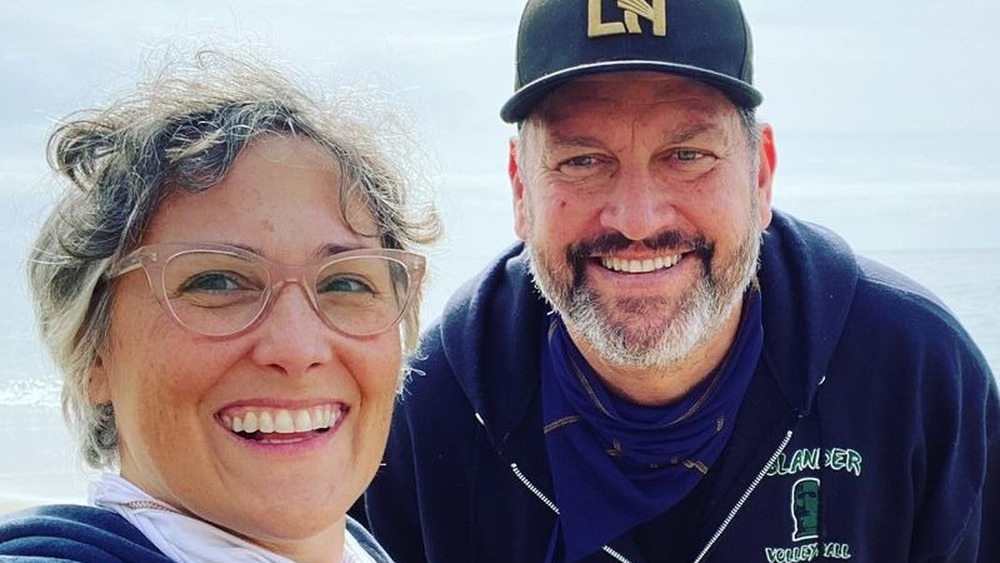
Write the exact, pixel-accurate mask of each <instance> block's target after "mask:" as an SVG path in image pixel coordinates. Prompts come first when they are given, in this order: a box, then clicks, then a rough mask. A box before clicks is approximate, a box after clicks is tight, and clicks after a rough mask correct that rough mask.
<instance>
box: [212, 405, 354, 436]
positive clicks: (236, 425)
mask: <svg viewBox="0 0 1000 563" xmlns="http://www.w3.org/2000/svg"><path fill="white" fill-rule="evenodd" d="M343 413H344V411H343V408H342V407H340V406H333V405H324V406H319V407H311V408H306V409H266V408H254V409H246V408H243V409H240V411H239V413H224V414H222V415H221V416H220V418H221V419H222V422H223V424H225V425H226V426H227V427H228V428H229V429H230V430H232V431H233V432H239V433H245V434H253V433H255V432H260V433H262V434H271V433H277V434H294V433H296V432H311V431H313V430H327V429H329V428H331V427H332V426H334V425H335V424H337V421H338V420H340V417H341V416H343Z"/></svg>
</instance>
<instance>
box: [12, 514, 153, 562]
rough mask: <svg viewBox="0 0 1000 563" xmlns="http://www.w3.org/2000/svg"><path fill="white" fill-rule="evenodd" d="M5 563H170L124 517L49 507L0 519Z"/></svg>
mask: <svg viewBox="0 0 1000 563" xmlns="http://www.w3.org/2000/svg"><path fill="white" fill-rule="evenodd" d="M0 560H2V561H25V562H28V561H77V562H88V563H89V562H98V561H110V562H114V561H138V560H142V561H151V562H156V561H164V562H166V561H169V560H168V559H167V558H166V557H165V556H164V555H163V554H161V553H160V552H159V550H157V549H156V548H155V547H153V545H152V544H151V543H150V542H149V540H147V539H146V538H145V536H143V535H142V533H141V532H140V531H139V530H138V529H136V528H135V527H134V526H132V525H131V524H129V523H128V521H126V520H125V519H124V518H122V517H121V516H119V515H118V514H116V513H114V512H112V511H110V510H105V509H102V508H97V507H93V506H83V505H69V504H65V505H45V506H39V507H35V508H30V509H27V510H23V511H20V512H15V513H12V514H8V515H5V516H3V517H2V518H0Z"/></svg>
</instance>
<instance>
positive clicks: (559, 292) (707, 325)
mask: <svg viewBox="0 0 1000 563" xmlns="http://www.w3.org/2000/svg"><path fill="white" fill-rule="evenodd" d="M753 207H754V209H753V210H752V212H751V224H750V227H749V228H748V230H747V233H746V236H745V237H744V240H743V241H742V243H741V244H740V247H739V248H738V249H737V251H736V253H735V254H734V255H733V257H732V259H731V260H729V261H728V262H727V263H725V264H721V265H720V266H718V267H717V268H715V269H714V270H713V268H712V267H711V265H710V264H711V263H710V261H708V262H706V264H705V265H704V267H703V269H702V275H701V276H700V277H699V278H698V282H697V283H696V284H695V286H694V287H691V288H689V289H688V290H687V291H686V292H685V293H684V294H683V295H681V296H680V297H679V298H678V301H677V305H676V313H675V314H674V315H673V316H669V317H668V316H666V315H664V310H665V309H667V308H668V307H669V306H670V305H671V303H670V301H669V300H668V299H667V298H664V297H644V298H615V297H614V296H604V297H602V296H601V295H600V294H598V293H597V292H596V291H595V290H594V289H593V288H591V287H589V286H588V285H587V282H586V279H585V277H584V275H583V274H582V273H581V274H580V275H579V276H578V275H575V274H572V275H569V276H565V277H569V278H570V281H569V282H568V283H560V282H559V280H558V279H557V276H556V275H554V274H556V273H558V272H559V271H563V272H566V273H569V270H572V268H571V267H569V268H568V267H567V266H566V265H562V266H557V265H555V264H554V261H553V260H551V257H549V256H547V255H545V254H543V253H541V252H540V251H539V250H538V248H537V246H535V245H533V244H531V242H530V240H529V241H528V245H527V246H528V250H529V253H530V256H531V261H530V264H531V273H532V277H533V279H534V283H535V286H536V287H537V288H538V290H539V291H540V292H541V293H542V295H543V296H545V298H546V299H547V300H548V301H549V303H550V304H551V306H552V308H553V309H554V310H555V311H556V312H558V313H559V314H560V315H561V316H562V318H563V321H564V322H565V323H566V325H567V327H568V328H570V330H571V331H572V332H574V333H576V334H577V335H579V337H580V338H582V339H583V340H584V341H585V342H586V344H587V345H589V346H590V347H591V348H592V349H593V350H594V352H596V353H597V354H598V355H599V356H600V357H601V359H602V360H604V361H605V362H607V363H608V364H609V365H611V366H613V367H615V368H618V369H643V370H648V369H656V368H664V367H668V366H671V365H674V364H676V363H678V362H681V361H683V360H685V359H687V358H689V357H691V355H692V354H693V353H694V352H695V350H697V349H698V347H700V346H701V345H703V344H705V343H706V342H707V341H709V340H710V339H711V338H712V336H713V335H715V334H716V333H717V332H718V331H719V329H720V328H721V327H722V326H723V324H724V323H725V322H726V320H727V319H728V318H729V317H730V315H731V314H732V312H733V310H734V308H735V307H737V306H738V305H740V304H741V303H742V301H743V293H744V291H745V290H746V288H747V287H748V286H749V285H750V283H751V281H752V280H753V278H754V276H755V275H756V272H757V268H758V259H759V256H760V246H761V230H760V218H759V215H758V213H757V209H756V206H753Z"/></svg>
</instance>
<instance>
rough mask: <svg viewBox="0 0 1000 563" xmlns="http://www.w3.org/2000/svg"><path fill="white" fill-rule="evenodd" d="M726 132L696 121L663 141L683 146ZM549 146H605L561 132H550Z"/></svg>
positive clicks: (599, 141) (674, 130)
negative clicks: (698, 139) (700, 138)
mask: <svg viewBox="0 0 1000 563" xmlns="http://www.w3.org/2000/svg"><path fill="white" fill-rule="evenodd" d="M722 132H724V128H723V127H721V126H720V125H719V124H718V123H715V122H713V121H700V120H699V121H695V122H689V123H685V124H683V125H681V126H680V127H678V128H676V129H673V130H670V131H667V132H665V133H664V135H663V140H664V141H665V142H666V143H668V144H683V143H686V142H688V141H691V140H692V139H696V138H698V137H700V136H702V135H709V134H715V133H722ZM547 136H548V140H549V144H550V146H553V147H560V148H565V147H598V146H603V144H604V143H603V142H602V141H601V140H600V139H598V138H597V137H593V136H590V135H576V134H564V133H559V132H549V133H548V134H547Z"/></svg>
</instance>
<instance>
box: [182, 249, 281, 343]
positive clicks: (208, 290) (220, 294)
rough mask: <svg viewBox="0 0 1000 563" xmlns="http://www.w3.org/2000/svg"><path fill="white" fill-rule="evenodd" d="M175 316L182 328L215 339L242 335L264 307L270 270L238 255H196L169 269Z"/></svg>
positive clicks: (187, 255)
mask: <svg viewBox="0 0 1000 563" xmlns="http://www.w3.org/2000/svg"><path fill="white" fill-rule="evenodd" d="M163 286H164V290H165V292H166V297H167V303H168V304H169V305H170V311H171V312H172V313H173V314H174V316H175V317H177V320H179V321H180V322H181V324H183V325H185V326H187V327H188V328H191V329H192V330H195V331H197V332H200V333H202V334H207V335H209V336H222V335H226V334H231V333H234V332H237V331H239V330H241V329H242V328H244V327H246V326H247V325H248V324H250V323H251V322H253V320H254V318H256V317H257V315H258V314H259V313H260V311H261V309H262V308H263V306H264V296H265V293H266V291H267V287H268V276H267V270H266V269H265V268H264V267H263V265H261V264H258V263H255V262H251V261H249V260H246V259H245V258H242V257H240V256H237V255H235V254H227V253H225V252H217V251H205V250H199V251H191V252H182V253H180V254H177V255H175V256H174V257H172V258H171V259H170V261H169V262H167V264H166V265H165V266H164V268H163Z"/></svg>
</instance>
